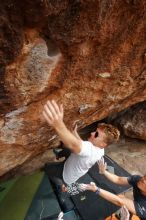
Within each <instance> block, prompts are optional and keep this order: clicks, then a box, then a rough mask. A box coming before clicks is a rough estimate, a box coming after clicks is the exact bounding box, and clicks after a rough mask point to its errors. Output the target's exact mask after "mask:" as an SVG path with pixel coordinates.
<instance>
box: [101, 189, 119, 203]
mask: <svg viewBox="0 0 146 220" xmlns="http://www.w3.org/2000/svg"><path fill="white" fill-rule="evenodd" d="M99 195H100V196H101V197H102V198H104V199H106V200H108V201H109V202H111V203H113V204H115V205H117V206H123V203H122V200H121V198H119V197H118V196H117V195H115V194H113V193H110V192H108V191H106V190H104V189H100V193H99Z"/></svg>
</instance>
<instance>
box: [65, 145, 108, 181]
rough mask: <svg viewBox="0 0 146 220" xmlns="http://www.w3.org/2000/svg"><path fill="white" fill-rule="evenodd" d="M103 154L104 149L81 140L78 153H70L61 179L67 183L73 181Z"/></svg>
mask: <svg viewBox="0 0 146 220" xmlns="http://www.w3.org/2000/svg"><path fill="white" fill-rule="evenodd" d="M103 155H104V149H101V148H99V147H96V146H94V145H93V144H92V143H91V142H89V141H82V149H81V152H80V153H79V154H75V153H71V155H70V156H69V158H68V159H67V160H66V162H65V164H64V169H63V180H64V181H65V183H67V184H68V185H69V184H71V183H75V182H76V181H77V180H78V179H79V178H80V177H81V176H83V175H84V174H85V173H87V172H88V170H89V169H90V168H91V167H92V166H93V165H94V164H95V163H96V162H97V161H98V160H100V159H101V157H102V156H103Z"/></svg>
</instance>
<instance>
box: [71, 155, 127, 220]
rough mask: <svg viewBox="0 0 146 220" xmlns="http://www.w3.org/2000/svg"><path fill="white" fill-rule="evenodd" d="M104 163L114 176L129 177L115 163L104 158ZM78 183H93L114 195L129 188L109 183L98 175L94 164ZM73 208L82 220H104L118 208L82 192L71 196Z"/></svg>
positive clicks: (98, 197)
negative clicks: (112, 169) (111, 169)
mask: <svg viewBox="0 0 146 220" xmlns="http://www.w3.org/2000/svg"><path fill="white" fill-rule="evenodd" d="M105 161H106V162H107V164H108V165H109V166H112V167H114V172H115V174H117V175H119V176H130V174H129V173H128V172H126V171H125V170H124V169H123V168H121V167H120V166H119V165H118V164H117V163H115V162H114V161H113V160H111V159H110V158H109V157H107V156H105ZM79 182H80V183H90V182H95V183H96V184H97V185H98V186H100V187H101V188H103V189H105V190H108V191H110V192H113V193H114V194H119V193H122V192H124V191H126V190H128V189H129V188H130V186H129V187H128V186H126V187H125V186H124V187H123V186H118V185H116V184H113V183H111V182H110V181H108V180H107V178H105V177H104V176H103V175H101V174H99V170H98V165H97V164H95V165H94V166H93V167H92V168H91V169H90V170H89V172H88V173H87V174H86V175H85V176H83V177H82V178H80V179H79ZM72 200H73V202H74V203H75V206H76V208H77V210H78V212H79V214H80V216H81V217H82V219H84V220H104V219H105V218H106V217H108V216H110V215H112V214H113V213H114V212H116V211H117V210H118V209H119V207H118V206H116V205H114V204H112V203H110V202H108V201H106V200H105V199H103V198H101V197H100V196H98V195H96V194H95V193H93V192H89V191H86V192H83V193H81V194H79V195H76V196H72Z"/></svg>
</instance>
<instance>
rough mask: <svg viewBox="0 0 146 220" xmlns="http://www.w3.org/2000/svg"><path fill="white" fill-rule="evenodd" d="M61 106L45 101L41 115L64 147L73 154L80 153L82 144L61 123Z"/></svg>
mask: <svg viewBox="0 0 146 220" xmlns="http://www.w3.org/2000/svg"><path fill="white" fill-rule="evenodd" d="M63 113H64V112H63V105H58V104H57V103H56V101H54V100H51V101H47V103H46V104H45V106H44V110H43V115H44V118H45V119H46V121H47V123H48V124H49V125H50V126H51V127H53V128H54V129H55V130H56V132H57V134H58V135H59V137H60V139H61V140H62V142H63V143H64V144H65V146H66V147H68V148H69V149H71V150H72V151H73V152H74V153H80V151H81V146H82V142H81V139H78V138H77V137H75V136H74V135H73V134H72V133H71V132H70V131H69V130H68V129H67V127H66V125H65V124H64V122H63Z"/></svg>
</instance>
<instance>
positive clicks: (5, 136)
mask: <svg viewBox="0 0 146 220" xmlns="http://www.w3.org/2000/svg"><path fill="white" fill-rule="evenodd" d="M26 109H27V107H21V108H19V109H17V110H15V111H12V112H9V113H8V114H6V115H5V123H4V124H3V126H2V128H1V131H0V140H1V141H3V142H5V143H7V144H14V143H15V142H16V137H17V135H20V129H22V128H23V118H19V117H17V116H18V115H19V114H21V113H23V112H25V111H26Z"/></svg>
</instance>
